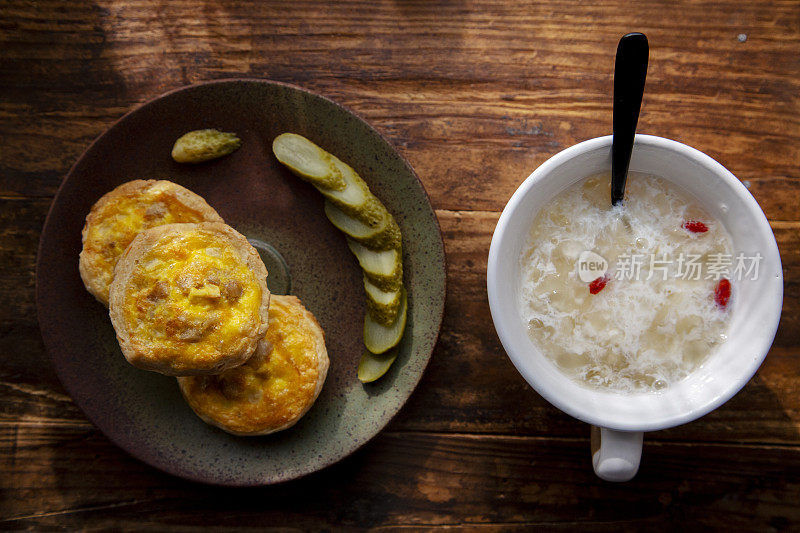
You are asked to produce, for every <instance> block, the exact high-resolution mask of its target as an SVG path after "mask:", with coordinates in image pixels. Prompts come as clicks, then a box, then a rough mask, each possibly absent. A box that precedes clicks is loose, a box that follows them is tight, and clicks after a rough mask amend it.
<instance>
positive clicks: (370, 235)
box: [325, 200, 401, 250]
mask: <svg viewBox="0 0 800 533" xmlns="http://www.w3.org/2000/svg"><path fill="white" fill-rule="evenodd" d="M384 211H385V209H384ZM325 215H326V216H327V217H328V220H330V221H331V224H333V225H334V226H336V228H337V229H338V230H339V231H341V232H342V233H344V234H345V235H347V236H349V237H352V238H353V239H354V240H356V241H358V242H360V243H361V244H363V245H364V246H366V247H368V248H372V249H384V250H385V249H388V248H395V247H398V246H400V244H401V235H400V228H399V227H398V225H397V222H395V221H394V217H393V216H392V215H391V214H390V213H389V212H388V211H386V213H385V215H384V217H383V223H382V224H379V225H376V226H370V225H368V224H365V223H363V222H361V221H360V220H358V219H357V218H353V217H351V216H350V215H348V214H345V213H344V212H343V211H342V210H341V209H339V208H338V207H336V206H335V205H333V204H332V203H331V202H330V201H328V200H325Z"/></svg>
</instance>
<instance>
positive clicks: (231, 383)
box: [179, 295, 323, 433]
mask: <svg viewBox="0 0 800 533" xmlns="http://www.w3.org/2000/svg"><path fill="white" fill-rule="evenodd" d="M306 313H307V311H305V309H304V308H303V306H302V304H301V303H300V301H299V300H298V299H296V298H294V297H291V296H288V297H287V296H275V295H273V296H272V300H271V302H270V307H269V329H268V330H267V335H266V339H265V340H266V348H265V349H262V348H264V347H260V348H259V350H258V351H257V352H256V355H254V356H253V357H251V358H250V360H248V361H247V362H246V363H245V364H244V365H242V366H239V367H237V368H232V369H230V370H226V371H225V372H223V373H222V374H219V375H216V376H192V377H184V378H179V379H180V380H181V383H182V385H183V391H184V394H185V395H186V399H187V400H188V401H189V404H190V405H191V406H192V408H193V409H194V410H195V411H196V412H197V413H198V414H199V415H200V416H201V417H203V418H208V419H211V420H213V421H214V422H215V423H217V424H218V425H220V426H222V427H224V428H226V429H229V430H231V431H234V432H237V433H256V432H263V431H266V430H269V429H278V428H280V427H282V426H284V425H286V424H287V423H289V422H291V421H294V420H295V419H297V418H298V417H299V416H300V415H302V414H303V413H304V412H305V410H306V409H307V408H308V407H309V406H310V405H311V404H312V403H313V402H314V400H315V399H316V387H317V378H318V377H319V365H318V354H319V351H320V350H321V349H322V348H323V347H320V346H318V342H317V335H318V333H317V332H316V331H315V330H313V329H311V327H310V326H311V322H310V321H309V319H308V318H307V315H306Z"/></svg>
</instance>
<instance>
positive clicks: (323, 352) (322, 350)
mask: <svg viewBox="0 0 800 533" xmlns="http://www.w3.org/2000/svg"><path fill="white" fill-rule="evenodd" d="M272 298H274V301H278V302H282V303H284V304H288V305H293V306H300V308H301V309H302V311H303V316H304V318H305V320H306V324H307V325H308V327H309V330H311V331H312V332H313V333H314V340H315V344H316V348H317V349H316V350H315V353H316V356H317V383H316V388H315V389H314V396H313V398H312V399H311V401H310V402H308V405H307V406H306V407H305V409H303V410H302V411H301V412H299V413H298V414H297V416H295V417H294V418H292V419H291V420H289V421H288V422H287V423H285V424H284V425H282V426H279V427H277V428H270V429H266V430H263V431H252V432H243V431H236V430H234V429H231V428H229V427H226V426H225V425H224V424H223V423H221V422H218V421H216V420H214V419H213V418H211V417H209V416H207V415H206V414H204V413H202V412H200V411H199V410H198V409H197V408H196V404H195V403H194V402H193V401H192V396H191V394H190V393H189V385H188V383H189V380H188V379H182V378H178V386H179V387H180V390H181V393H182V394H183V397H184V398H185V399H186V402H187V403H188V404H189V407H191V408H192V410H193V411H194V412H195V414H196V415H197V416H198V417H200V419H201V420H203V422H205V423H206V424H209V425H212V426H216V427H218V428H220V429H222V430H223V431H226V432H227V433H230V434H232V435H236V436H239V437H257V436H261V435H269V434H270V433H276V432H278V431H283V430H284V429H289V428H290V427H292V426H294V425H295V424H296V423H297V422H298V421H299V420H300V419H301V418H303V416H305V414H306V413H307V412H308V411H309V409H311V407H312V406H313V405H314V403H316V401H317V398H318V397H319V394H320V392H321V391H322V386H323V385H324V384H325V378H326V377H327V376H328V368H329V367H330V359H329V358H328V349H327V348H326V346H325V332H324V331H323V330H322V326H320V325H319V322H317V319H316V317H315V316H314V315H313V314H312V313H311V311H309V310H308V309H306V307H305V306H304V305H303V302H301V301H300V299H299V298H298V297H296V296H291V295H286V296H282V295H277V294H275V295H273V296H272ZM257 349H258V350H266V349H267V346H266V342H265V341H264V340H262V341H260V342H259V346H258V348H257Z"/></svg>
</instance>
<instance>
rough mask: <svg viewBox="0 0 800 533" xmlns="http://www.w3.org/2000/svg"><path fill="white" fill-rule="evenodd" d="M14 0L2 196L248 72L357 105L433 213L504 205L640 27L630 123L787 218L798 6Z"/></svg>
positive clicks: (792, 184)
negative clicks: (638, 95)
mask: <svg viewBox="0 0 800 533" xmlns="http://www.w3.org/2000/svg"><path fill="white" fill-rule="evenodd" d="M9 4H10V5H9V8H8V9H7V13H8V14H7V15H6V16H7V17H10V19H11V21H12V22H11V23H8V24H6V27H5V28H4V29H5V31H4V32H3V34H2V35H0V46H2V47H3V50H4V53H3V55H2V58H0V61H2V62H1V63H0V90H2V91H3V94H4V95H6V97H5V98H4V100H3V102H2V103H0V132H2V134H1V135H2V137H0V141H2V142H0V194H3V195H6V196H11V195H49V194H52V193H53V191H54V190H55V188H56V186H57V185H58V183H59V180H60V177H61V176H62V175H63V174H64V173H65V171H66V170H67V169H68V168H69V166H70V165H71V163H72V162H73V161H74V160H75V158H76V157H77V156H78V155H79V154H80V152H81V151H82V150H83V149H84V148H85V146H86V145H87V144H88V142H89V141H90V140H91V139H92V138H94V137H95V136H96V135H98V134H99V133H101V132H102V131H103V130H104V129H105V128H106V127H107V126H108V125H109V124H110V123H111V122H113V120H114V119H115V118H117V117H118V116H120V115H121V114H122V113H123V112H124V111H126V110H128V109H129V108H131V107H132V106H134V105H135V104H137V103H139V102H142V101H144V100H146V99H149V98H152V97H155V96H156V95H158V94H159V93H161V92H163V91H165V90H168V89H172V88H175V87H179V86H182V85H185V84H186V83H191V82H196V81H200V80H204V79H212V78H220V77H231V76H250V77H266V78H272V79H277V80H281V81H288V82H294V83H299V84H301V85H303V86H305V87H308V88H310V89H312V90H317V91H320V92H323V93H324V94H326V95H328V96H331V97H333V98H335V99H337V100H339V101H340V102H342V103H344V104H346V105H348V106H351V107H352V108H353V109H355V110H356V111H357V112H358V113H360V114H361V115H363V116H364V117H366V118H367V119H369V120H370V121H371V122H372V123H373V124H375V125H376V127H378V129H379V130H380V131H382V132H383V133H385V134H386V135H387V136H388V137H389V139H390V141H391V142H392V143H393V144H395V145H396V146H399V147H400V148H401V150H402V151H403V152H404V153H405V155H407V156H408V157H409V159H410V160H411V162H412V163H413V164H414V166H415V167H416V169H417V170H418V171H419V173H420V175H421V177H422V179H423V181H424V182H425V184H426V186H427V187H428V190H429V191H430V193H431V196H432V198H433V201H434V204H435V205H436V207H437V208H441V209H450V210H466V209H477V210H499V209H500V208H501V207H502V206H503V204H504V203H505V201H506V200H507V198H508V197H509V196H510V195H511V193H512V192H513V190H514V188H515V187H516V185H517V184H519V182H520V181H522V179H523V178H524V177H525V176H527V175H528V174H529V173H530V172H531V171H532V170H533V169H534V168H535V167H536V166H537V165H538V164H540V163H541V162H543V161H544V160H545V159H546V158H547V157H549V156H550V155H553V154H554V153H555V152H557V151H559V150H560V149H563V148H566V147H567V146H570V145H572V144H574V143H575V142H578V141H581V140H584V139H587V138H590V137H594V136H599V135H604V134H606V133H608V131H609V124H610V108H611V106H610V103H611V101H610V96H609V94H610V87H611V65H612V63H613V61H612V58H613V52H614V47H615V43H616V39H617V38H618V36H619V34H620V33H623V32H624V30H626V29H630V28H633V27H635V28H639V29H643V30H645V31H647V33H648V35H650V39H651V43H652V54H651V55H652V57H651V67H650V72H649V76H648V87H647V93H646V96H645V103H644V108H643V112H642V117H641V119H640V131H641V132H645V133H652V134H657V135H662V136H665V137H671V138H675V139H678V140H680V141H683V142H686V143H688V144H690V145H692V146H696V147H697V148H699V149H701V150H703V151H706V152H708V153H709V154H710V155H712V156H713V157H715V158H717V159H719V160H720V161H721V162H722V163H723V164H725V165H727V166H728V167H729V168H730V169H731V170H732V171H733V172H734V173H735V174H737V175H738V176H739V177H740V178H741V179H744V180H748V181H750V182H751V183H752V185H753V189H752V190H753V192H754V194H755V196H756V198H757V199H758V200H759V201H761V202H762V203H763V204H764V205H765V210H766V212H767V215H768V216H769V217H770V218H772V219H775V220H795V219H797V213H798V211H800V185H798V183H799V181H798V179H797V178H798V177H800V176H798V171H797V166H796V161H797V160H798V159H800V151H798V150H800V149H798V146H800V143H798V138H799V137H800V118H798V114H797V113H796V110H797V109H798V105H800V101H799V100H798V99H799V98H800V97H798V94H800V79H798V77H797V76H796V75H794V74H795V73H796V72H798V69H799V68H800V60H798V57H800V54H798V53H797V52H798V51H800V36H798V32H797V27H798V26H800V16H799V15H798V13H797V9H796V4H795V3H794V2H790V1H789V2H768V1H759V2H750V3H748V5H747V6H741V5H738V4H737V7H736V9H735V10H733V11H732V12H731V10H728V9H727V8H726V7H725V4H724V3H706V2H689V3H674V2H656V3H644V2H643V3H640V4H634V5H630V4H629V3H628V2H622V1H621V0H620V1H619V2H596V3H592V2H583V3H582V6H581V9H577V8H576V7H575V6H574V5H572V3H568V4H567V3H565V4H564V5H560V4H549V5H545V4H538V5H533V6H531V5H529V4H520V5H514V4H513V3H511V2H509V3H505V2H485V3H481V4H478V3H476V4H475V5H471V4H461V3H437V4H435V5H433V4H430V3H428V2H402V3H400V4H398V3H394V2H381V3H378V4H372V3H370V4H368V5H362V6H360V8H354V7H353V6H346V5H339V4H336V3H334V4H329V5H320V4H319V3H317V2H293V3H292V4H291V5H290V6H287V5H286V4H285V3H283V2H259V3H258V5H257V7H255V6H253V5H252V4H250V3H239V2H222V3H219V4H217V3H211V2H201V3H199V4H198V3H197V2H194V1H182V2H168V3H167V2H150V1H144V2H134V1H131V2H125V3H121V4H119V3H115V4H106V3H102V2H101V3H99V4H98V6H97V7H94V8H93V7H91V6H88V5H85V4H80V3H78V4H69V5H66V6H65V5H64V4H63V3H61V2H58V1H56V0H50V1H46V2H40V3H37V8H36V10H35V11H32V10H31V9H30V7H29V6H28V4H26V3H25V2H24V1H22V0H17V1H13V2H10V3H9ZM198 5H199V6H200V7H199V8H198ZM521 15H524V16H521ZM52 20H57V21H58V24H57V25H54V24H52V23H50V24H48V21H52ZM740 33H743V34H746V35H747V40H746V41H745V42H739V41H738V40H737V36H738V35H739V34H740ZM686 35H692V36H694V38H691V39H687V38H686ZM331 50H336V52H337V53H335V54H331V53H330V51H331ZM20 65H25V68H23V69H20V68H19V66H20ZM54 88H55V89H54ZM32 139H35V140H36V142H35V143H31V140H32ZM443 154H446V156H444V157H443Z"/></svg>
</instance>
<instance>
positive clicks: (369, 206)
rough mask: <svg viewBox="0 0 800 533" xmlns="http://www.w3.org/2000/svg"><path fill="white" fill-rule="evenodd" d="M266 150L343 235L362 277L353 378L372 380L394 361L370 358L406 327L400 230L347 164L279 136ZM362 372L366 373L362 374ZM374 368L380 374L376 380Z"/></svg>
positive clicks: (311, 146)
mask: <svg viewBox="0 0 800 533" xmlns="http://www.w3.org/2000/svg"><path fill="white" fill-rule="evenodd" d="M272 150H273V152H274V153H275V157H276V158H277V159H278V161H280V162H281V163H283V164H284V165H286V167H288V168H289V170H291V171H292V172H293V173H294V174H296V175H297V176H299V177H300V178H302V179H304V180H306V181H308V182H309V183H311V184H312V185H313V186H314V187H315V188H316V189H317V190H318V191H319V192H320V193H322V195H323V196H325V215H326V216H327V217H328V219H329V220H330V221H331V223H332V224H333V225H334V226H336V228H337V229H339V230H340V231H342V232H343V233H344V234H345V235H346V236H347V245H348V247H349V248H350V251H351V252H352V253H353V255H355V257H356V259H357V260H358V263H359V265H360V266H361V269H362V270H363V272H364V292H365V295H366V299H367V313H366V316H365V317H364V344H365V346H366V347H367V350H368V351H366V352H364V356H363V357H362V360H361V363H359V379H361V380H362V381H364V382H368V381H374V380H375V379H377V378H378V377H380V375H383V373H385V372H386V370H388V368H389V367H390V366H391V363H392V361H394V357H389V356H384V357H376V358H375V360H370V357H374V356H377V355H378V354H383V353H385V352H388V351H390V350H392V349H393V348H395V347H396V346H397V345H398V344H399V343H400V340H401V339H402V337H403V331H404V330H405V325H406V314H407V308H408V305H407V301H406V293H405V289H404V287H403V248H402V235H401V233H400V227H399V226H398V225H397V222H396V221H395V219H394V217H393V216H392V215H391V213H389V211H388V210H387V209H386V207H385V206H384V205H383V204H382V203H381V202H380V200H378V198H377V197H375V195H374V194H372V192H371V191H370V189H369V187H368V186H367V184H366V182H364V180H363V179H361V177H360V176H359V175H358V173H356V171H355V170H354V169H353V168H352V167H351V166H350V165H348V164H347V163H345V162H343V161H342V160H341V159H339V158H337V157H336V156H334V155H333V154H330V153H328V152H326V151H325V150H323V149H322V148H320V147H319V146H317V145H316V144H314V143H312V142H311V141H309V140H308V139H306V138H305V137H303V136H301V135H297V134H294V133H284V134H282V135H279V136H278V137H276V138H275V140H274V141H273V143H272ZM395 355H396V354H395ZM387 362H388V364H387ZM362 367H363V368H365V369H369V371H364V372H362V370H361V369H362ZM379 369H382V373H381V374H379V375H376V372H377V371H378V370H379ZM362 377H364V379H362Z"/></svg>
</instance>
